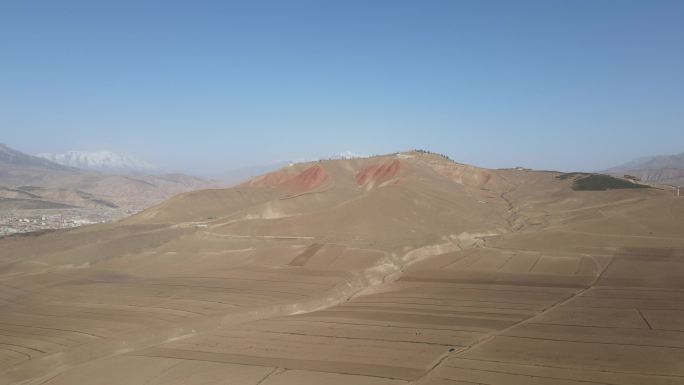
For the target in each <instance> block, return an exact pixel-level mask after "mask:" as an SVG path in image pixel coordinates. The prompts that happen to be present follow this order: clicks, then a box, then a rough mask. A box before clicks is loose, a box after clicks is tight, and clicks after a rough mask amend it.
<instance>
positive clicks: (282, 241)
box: [0, 153, 684, 385]
mask: <svg viewBox="0 0 684 385" xmlns="http://www.w3.org/2000/svg"><path fill="white" fill-rule="evenodd" d="M390 166H391V167H390ZM293 167H294V168H291V169H288V170H287V171H286V172H282V173H281V174H277V175H273V176H266V177H263V178H260V179H259V181H261V182H263V183H266V182H269V183H271V182H272V184H275V185H274V186H270V185H269V186H262V185H261V184H259V183H261V182H259V183H256V182H255V183H254V185H253V186H250V185H246V186H240V187H237V188H234V189H228V190H213V191H208V192H205V193H203V192H200V193H191V194H186V195H182V196H179V197H176V198H174V199H172V200H170V201H169V202H165V203H163V204H161V205H159V206H157V207H155V208H152V209H150V210H148V211H146V212H143V213H141V214H140V215H138V216H135V217H132V218H130V219H128V220H125V221H122V222H119V223H116V224H110V225H98V226H93V227H88V228H82V229H78V230H74V231H69V232H61V233H52V234H45V235H40V236H35V237H10V238H4V239H0V309H2V311H0V384H24V385H28V384H31V385H38V384H41V385H67V384H68V385H78V384H89V385H90V384H107V385H116V384H139V385H155V384H183V385H188V384H190V385H192V384H208V383H216V384H218V383H231V384H245V385H257V384H261V385H291V384H298V385H299V384H362V385H389V384H392V385H396V384H421V385H424V384H429V385H447V384H449V385H468V384H470V385H472V384H487V385H516V384H544V385H580V384H583V385H586V384H613V385H617V384H628V385H629V384H632V385H635V384H644V385H659V384H668V385H669V384H681V383H684V364H682V363H684V321H683V320H684V305H682V304H684V226H683V225H684V223H682V218H684V215H683V214H684V199H681V200H678V199H676V198H673V197H671V196H669V195H666V193H665V192H663V191H658V190H650V189H639V190H631V191H630V190H620V191H602V192H577V191H573V190H571V189H570V188H569V185H570V183H571V181H563V180H559V179H557V178H556V175H557V174H554V173H547V172H533V171H518V170H483V169H478V168H475V167H473V166H466V165H459V164H456V163H453V162H450V161H447V160H445V159H443V158H440V157H438V156H433V155H429V154H420V153H407V154H401V156H400V157H395V156H386V157H380V158H370V159H355V160H345V161H330V162H322V163H320V164H318V165H317V166H316V168H312V167H313V166H312V165H311V164H303V165H298V166H293ZM307 170H308V171H307ZM364 170H365V171H364ZM369 170H370V171H369ZM378 170H380V171H382V172H380V171H378ZM387 170H389V171H391V172H385V171H387ZM371 171H373V172H371ZM375 171H378V172H375ZM359 173H361V174H359ZM376 174H377V178H378V179H377V180H374V179H373V177H374V176H375V175H376ZM298 175H302V177H301V178H300V177H297V176H298ZM359 175H362V176H363V178H360V177H359ZM304 177H306V178H304ZM299 180H304V181H306V183H300V184H296V183H294V182H293V181H299ZM264 181H266V182H264ZM359 181H360V182H359ZM314 182H315V183H314ZM263 183H262V184H263ZM295 184H296V186H295ZM322 186H323V187H326V188H325V189H322V188H321V187H322ZM307 189H312V190H311V191H307ZM295 190H296V191H297V193H298V194H299V195H298V196H296V197H294V196H292V191H295ZM283 197H287V198H288V199H281V198H283Z"/></svg>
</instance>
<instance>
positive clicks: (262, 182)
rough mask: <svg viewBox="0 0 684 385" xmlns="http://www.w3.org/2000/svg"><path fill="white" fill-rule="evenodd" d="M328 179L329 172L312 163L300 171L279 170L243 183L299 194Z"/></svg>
mask: <svg viewBox="0 0 684 385" xmlns="http://www.w3.org/2000/svg"><path fill="white" fill-rule="evenodd" d="M329 179H330V174H328V172H327V171H325V169H324V168H323V167H321V166H320V165H318V164H317V165H313V166H311V167H309V168H307V169H306V170H304V171H302V172H298V173H297V172H291V171H290V170H287V169H285V170H280V171H276V172H272V173H269V174H266V175H263V176H260V177H258V178H255V179H252V180H250V181H248V182H246V183H244V184H243V186H247V187H271V188H283V189H285V190H287V191H288V192H290V193H292V194H301V193H304V192H307V191H311V190H314V189H316V188H318V187H320V186H321V185H323V184H324V183H325V182H327V181H328V180H329Z"/></svg>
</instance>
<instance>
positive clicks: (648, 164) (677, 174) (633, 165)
mask: <svg viewBox="0 0 684 385" xmlns="http://www.w3.org/2000/svg"><path fill="white" fill-rule="evenodd" d="M604 172H605V173H608V174H612V175H619V176H622V175H632V176H635V177H637V178H639V179H641V180H643V181H647V182H652V183H660V184H670V185H684V152H683V153H681V154H678V155H657V156H650V157H644V158H638V159H635V160H633V161H631V162H627V163H625V164H622V165H619V166H616V167H612V168H609V169H608V170H605V171H604Z"/></svg>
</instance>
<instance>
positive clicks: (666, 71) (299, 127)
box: [0, 0, 684, 175]
mask: <svg viewBox="0 0 684 385" xmlns="http://www.w3.org/2000/svg"><path fill="white" fill-rule="evenodd" d="M683 20H684V1H679V0H674V1H665V0H651V1H632V0H620V1H608V0H591V1H589V0H584V1H582V0H571V1H554V0H543V1H508V0H507V1H493V0H478V1H456V0H449V1H417V0H415V1H405V0H387V1H382V0H362V1H352V0H339V1H326V0H315V1H298V0H288V1H260V0H254V1H202V0H194V1H173V0H166V1H143V0H136V1H127V0H117V1H109V2H98V1H69V0H60V1H52V0H47V1H34V0H22V1H4V2H0V142H4V143H6V144H7V145H9V146H11V147H14V148H16V149H19V150H21V151H25V152H28V153H40V152H63V151H69V150H99V149H109V150H112V151H116V152H122V153H126V154H130V155H133V156H135V157H138V158H140V159H143V160H145V161H148V162H151V163H154V164H157V165H159V166H161V167H163V168H166V169H169V170H171V169H173V170H179V171H185V172H189V173H195V174H199V175H212V174H218V173H220V172H222V171H223V170H231V169H236V168H242V167H250V166H253V165H259V164H267V163H270V162H273V161H277V160H290V159H302V158H317V157H327V156H331V155H335V154H338V153H341V152H343V151H352V152H354V153H357V154H363V155H372V154H382V153H390V152H395V151H404V150H408V149H411V148H423V149H428V150H431V151H435V152H440V153H444V154H447V155H449V156H450V157H451V158H453V159H455V160H457V161H459V162H464V163H471V164H476V165H479V166H484V167H514V166H524V167H531V168H536V169H555V170H561V171H576V170H583V171H590V170H600V169H604V168H607V167H610V166H614V165H616V164H620V163H624V162H626V161H629V160H631V159H633V158H637V157H641V156H646V155H655V154H673V153H681V152H682V151H684V22H683Z"/></svg>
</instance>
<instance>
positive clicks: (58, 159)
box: [37, 150, 157, 173]
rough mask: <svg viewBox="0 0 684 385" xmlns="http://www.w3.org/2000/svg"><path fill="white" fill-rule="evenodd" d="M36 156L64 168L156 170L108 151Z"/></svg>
mask: <svg viewBox="0 0 684 385" xmlns="http://www.w3.org/2000/svg"><path fill="white" fill-rule="evenodd" d="M37 156H39V157H41V158H44V159H48V160H50V161H53V162H55V163H59V164H62V165H65V166H70V167H76V168H80V169H84V170H93V171H101V172H117V173H121V172H149V171H153V170H155V169H156V168H157V167H155V166H154V165H152V164H150V163H147V162H144V161H142V160H140V159H136V158H134V157H132V156H130V155H124V154H117V153H115V152H112V151H109V150H100V151H69V152H66V153H63V154H50V153H42V154H38V155H37Z"/></svg>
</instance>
